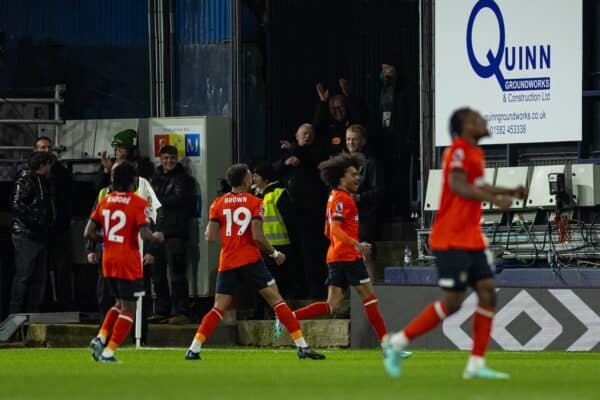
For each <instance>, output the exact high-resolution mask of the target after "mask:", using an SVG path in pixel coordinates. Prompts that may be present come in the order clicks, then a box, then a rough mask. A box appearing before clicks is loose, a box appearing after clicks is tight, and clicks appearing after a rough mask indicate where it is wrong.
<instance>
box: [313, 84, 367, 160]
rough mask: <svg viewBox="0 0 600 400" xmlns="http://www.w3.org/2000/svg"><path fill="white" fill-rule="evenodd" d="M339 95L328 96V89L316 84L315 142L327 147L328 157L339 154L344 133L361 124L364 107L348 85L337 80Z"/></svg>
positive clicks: (343, 143)
mask: <svg viewBox="0 0 600 400" xmlns="http://www.w3.org/2000/svg"><path fill="white" fill-rule="evenodd" d="M339 85H340V89H341V92H342V93H341V94H337V95H334V96H330V95H329V89H326V88H325V87H324V86H323V84H321V83H318V84H317V87H316V88H317V95H318V96H319V102H318V103H317V106H316V110H315V115H314V118H313V128H314V129H315V131H316V135H317V140H318V141H319V142H321V143H322V144H323V145H325V146H327V147H328V151H329V155H332V156H333V155H336V154H339V153H340V152H342V151H343V150H344V147H345V132H346V128H348V127H349V126H350V125H352V124H358V123H363V122H364V119H365V116H364V114H365V112H364V107H363V106H361V104H360V103H359V102H358V101H357V99H356V97H355V96H352V95H351V91H350V84H349V83H348V81H347V80H345V79H344V78H340V79H339Z"/></svg>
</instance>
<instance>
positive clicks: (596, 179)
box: [571, 164, 600, 207]
mask: <svg viewBox="0 0 600 400" xmlns="http://www.w3.org/2000/svg"><path fill="white" fill-rule="evenodd" d="M571 188H572V190H573V193H572V194H573V200H574V201H575V204H577V205H578V206H579V207H593V206H596V205H598V204H600V165H596V164H574V165H572V166H571Z"/></svg>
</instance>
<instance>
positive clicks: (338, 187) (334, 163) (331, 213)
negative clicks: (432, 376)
mask: <svg viewBox="0 0 600 400" xmlns="http://www.w3.org/2000/svg"><path fill="white" fill-rule="evenodd" d="M365 161H366V160H365V158H364V156H363V155H362V154H360V153H355V154H348V153H342V154H339V155H337V156H335V157H333V158H330V159H329V160H327V161H323V162H322V163H321V164H319V169H320V170H321V179H322V180H323V181H324V182H325V183H326V184H327V185H328V186H329V187H331V188H332V190H331V193H330V195H329V199H328V201H327V210H326V220H325V236H327V237H328V238H329V240H330V245H329V249H328V250H327V266H328V269H329V274H328V277H327V285H328V286H329V287H328V296H327V301H321V302H316V303H312V304H309V305H308V306H306V307H303V308H300V309H298V310H296V311H294V315H295V316H296V318H297V319H298V320H303V319H310V318H315V317H318V316H321V315H329V314H331V313H332V312H333V311H335V310H336V309H337V308H338V307H339V305H340V303H341V302H342V300H343V299H344V291H345V290H346V289H348V287H349V286H352V287H354V289H355V290H356V292H357V293H358V295H359V296H360V298H361V300H362V302H363V305H364V307H365V314H366V315H367V318H368V319H369V322H370V323H371V326H372V327H373V329H374V330H375V333H376V334H377V337H378V338H379V341H381V340H382V338H383V336H384V335H385V334H386V333H387V330H386V326H385V321H384V320H383V316H382V315H381V311H380V310H379V304H378V300H377V296H375V291H374V289H373V284H372V283H371V279H370V278H369V274H368V272H367V269H366V267H365V263H364V256H368V255H369V254H371V244H370V243H366V242H359V241H358V226H359V220H358V208H357V206H356V203H355V202H354V200H353V199H352V194H353V193H356V191H357V190H358V184H359V181H360V174H359V172H358V170H359V169H360V167H361V165H363V164H364V162H365ZM275 324H276V326H275V327H274V328H273V330H274V332H273V333H274V336H275V337H276V336H277V334H278V331H279V327H278V326H277V321H276V322H275ZM402 354H403V356H404V357H409V356H410V352H403V353H402Z"/></svg>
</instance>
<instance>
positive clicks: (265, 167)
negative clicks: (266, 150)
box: [254, 161, 275, 181]
mask: <svg viewBox="0 0 600 400" xmlns="http://www.w3.org/2000/svg"><path fill="white" fill-rule="evenodd" d="M254 173H255V174H256V175H258V176H261V177H262V178H263V179H266V180H268V181H272V180H273V178H275V171H274V170H273V166H272V165H271V163H270V162H268V161H263V162H261V163H260V164H258V165H257V166H256V167H255V168H254Z"/></svg>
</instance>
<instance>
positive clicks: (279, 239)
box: [263, 187, 291, 246]
mask: <svg viewBox="0 0 600 400" xmlns="http://www.w3.org/2000/svg"><path fill="white" fill-rule="evenodd" d="M284 194H285V195H286V196H287V192H286V190H285V189H284V188H280V187H278V188H275V189H273V191H271V192H269V193H266V194H265V195H264V196H265V197H263V205H264V214H263V231H264V232H265V236H266V237H267V240H268V241H269V243H271V244H272V245H273V246H286V245H289V244H291V242H290V237H289V235H288V230H287V227H286V226H285V222H284V221H283V217H282V216H281V213H280V212H279V209H278V208H277V202H278V201H279V199H280V198H281V196H282V195H284Z"/></svg>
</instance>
